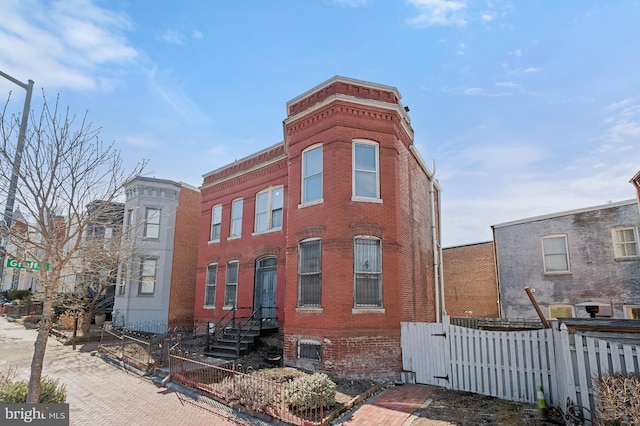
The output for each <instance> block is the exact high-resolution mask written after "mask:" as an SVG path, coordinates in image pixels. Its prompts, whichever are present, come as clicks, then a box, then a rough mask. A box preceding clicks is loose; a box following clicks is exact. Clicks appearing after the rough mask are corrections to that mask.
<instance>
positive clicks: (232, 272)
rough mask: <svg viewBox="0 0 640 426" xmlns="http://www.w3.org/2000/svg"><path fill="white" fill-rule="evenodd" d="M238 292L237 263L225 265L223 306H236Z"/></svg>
mask: <svg viewBox="0 0 640 426" xmlns="http://www.w3.org/2000/svg"><path fill="white" fill-rule="evenodd" d="M237 290H238V262H237V261H233V262H229V263H227V282H226V286H225V288H224V306H236V294H237Z"/></svg>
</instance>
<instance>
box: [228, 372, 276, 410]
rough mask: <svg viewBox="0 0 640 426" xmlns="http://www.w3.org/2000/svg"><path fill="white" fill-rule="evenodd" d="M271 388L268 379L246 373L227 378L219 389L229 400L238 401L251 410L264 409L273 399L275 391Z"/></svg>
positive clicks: (231, 401)
mask: <svg viewBox="0 0 640 426" xmlns="http://www.w3.org/2000/svg"><path fill="white" fill-rule="evenodd" d="M269 388H270V386H269V383H268V382H267V381H264V380H259V379H256V378H252V377H251V376H246V375H233V376H230V377H227V378H225V379H224V380H223V381H222V382H221V383H220V385H219V387H218V390H219V391H220V392H221V393H222V394H223V395H224V398H225V399H226V400H227V402H230V403H234V402H237V403H239V404H240V405H242V406H244V407H246V408H248V409H250V410H254V411H263V410H264V407H265V406H267V405H268V404H269V403H270V402H271V401H272V400H273V392H272V391H270V389H269Z"/></svg>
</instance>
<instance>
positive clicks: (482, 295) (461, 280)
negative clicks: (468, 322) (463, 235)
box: [442, 241, 500, 318]
mask: <svg viewBox="0 0 640 426" xmlns="http://www.w3.org/2000/svg"><path fill="white" fill-rule="evenodd" d="M442 265H443V271H444V282H445V283H447V284H446V286H445V290H444V300H445V307H446V311H447V315H449V316H452V317H474V318H498V317H500V311H499V301H498V298H499V297H498V278H497V275H496V257H495V251H494V245H493V241H488V242H483V243H477V244H466V245H462V246H455V247H446V248H444V249H443V250H442Z"/></svg>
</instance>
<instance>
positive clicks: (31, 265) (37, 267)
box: [7, 257, 49, 271]
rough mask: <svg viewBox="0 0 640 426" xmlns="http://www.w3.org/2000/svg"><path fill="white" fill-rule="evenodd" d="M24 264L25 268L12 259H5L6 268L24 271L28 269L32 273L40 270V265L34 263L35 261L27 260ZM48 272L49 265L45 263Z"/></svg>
mask: <svg viewBox="0 0 640 426" xmlns="http://www.w3.org/2000/svg"><path fill="white" fill-rule="evenodd" d="M25 263H26V264H27V266H25V265H24V264H22V263H20V262H18V261H17V260H15V259H12V258H10V257H8V258H7V268H18V269H25V268H27V267H28V268H29V269H31V270H32V271H39V270H40V263H39V262H36V261H35V260H27V261H25ZM48 270H49V264H48V263H47V271H48Z"/></svg>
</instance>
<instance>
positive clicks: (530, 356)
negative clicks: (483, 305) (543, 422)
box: [401, 317, 640, 414]
mask: <svg viewBox="0 0 640 426" xmlns="http://www.w3.org/2000/svg"><path fill="white" fill-rule="evenodd" d="M556 328H557V326H556ZM401 345H402V364H403V369H404V370H405V371H406V372H409V373H410V374H415V381H416V382H417V383H423V384H429V385H437V386H442V387H445V388H448V389H453V390H463V391H468V392H474V393H480V394H484V395H491V396H495V397H498V398H501V399H506V400H510V401H518V402H527V403H535V402H536V398H537V387H538V386H541V387H542V390H543V391H544V393H545V398H546V402H547V404H550V405H551V406H555V407H558V408H560V409H562V410H563V411H564V407H565V404H566V401H567V398H568V399H569V400H571V401H572V402H574V403H577V404H579V405H583V406H585V407H589V408H590V409H591V410H592V411H593V409H594V406H593V386H592V378H595V377H597V376H599V375H601V374H613V373H635V374H638V373H640V366H639V353H640V346H638V345H635V344H628V343H624V342H618V341H615V340H613V339H608V340H602V339H597V338H593V337H586V336H583V335H580V334H570V333H569V332H568V331H567V329H566V326H564V325H562V326H561V330H554V329H543V330H533V331H488V330H477V329H471V328H466V327H458V326H454V325H450V324H449V318H448V317H444V319H443V322H442V323H413V322H403V323H402V324H401ZM405 374H406V373H405ZM585 414H586V413H585Z"/></svg>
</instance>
